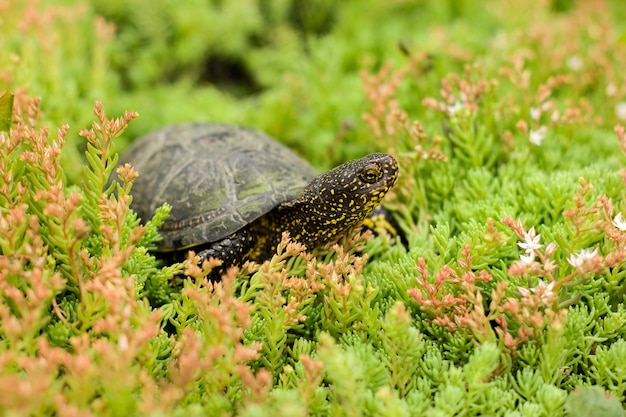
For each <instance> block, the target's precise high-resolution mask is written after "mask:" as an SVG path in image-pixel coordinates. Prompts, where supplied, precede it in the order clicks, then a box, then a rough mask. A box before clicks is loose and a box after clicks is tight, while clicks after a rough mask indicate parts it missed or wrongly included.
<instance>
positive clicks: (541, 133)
mask: <svg viewBox="0 0 626 417" xmlns="http://www.w3.org/2000/svg"><path fill="white" fill-rule="evenodd" d="M545 137H546V130H545V129H537V130H535V129H530V132H529V133H528V140H529V141H530V143H532V144H533V145H537V146H541V143H542V142H543V139H544V138H545Z"/></svg>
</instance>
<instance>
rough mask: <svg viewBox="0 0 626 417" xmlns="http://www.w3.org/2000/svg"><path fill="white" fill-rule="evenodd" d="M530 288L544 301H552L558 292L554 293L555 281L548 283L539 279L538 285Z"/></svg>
mask: <svg viewBox="0 0 626 417" xmlns="http://www.w3.org/2000/svg"><path fill="white" fill-rule="evenodd" d="M530 290H531V291H532V292H534V293H535V294H537V295H539V298H540V299H541V301H543V302H544V303H547V302H550V301H552V300H554V299H555V298H556V294H555V293H554V281H552V282H551V283H549V284H547V285H546V283H545V282H543V281H542V280H539V283H538V284H537V286H536V287H534V288H531V289H530Z"/></svg>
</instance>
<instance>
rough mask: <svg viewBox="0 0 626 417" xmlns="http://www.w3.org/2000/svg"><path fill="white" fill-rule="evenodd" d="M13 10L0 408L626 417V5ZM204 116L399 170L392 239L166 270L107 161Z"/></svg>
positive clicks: (93, 412)
mask: <svg viewBox="0 0 626 417" xmlns="http://www.w3.org/2000/svg"><path fill="white" fill-rule="evenodd" d="M155 5H158V7H156V6H155ZM0 10H1V11H2V13H0V31H1V32H2V35H3V36H1V37H0V48H1V49H2V51H3V53H2V54H0V415H30V416H48V415H54V416H101V415H102V416H118V415H119V416H127V415H220V416H234V415H241V416H261V415H263V416H265V415H274V416H309V415H310V416H326V415H332V416H342V415H344V416H357V415H362V416H379V415H390V416H391V415H393V416H447V415H460V416H461V415H462V416H473V415H493V416H507V417H512V416H587V415H597V416H607V417H608V416H623V415H624V405H623V404H624V403H625V402H626V362H625V361H626V359H625V358H626V310H625V307H624V301H625V297H626V289H625V288H626V267H625V264H626V164H625V161H626V81H625V80H624V78H623V68H624V67H625V66H626V50H625V49H624V45H623V42H624V33H626V32H625V31H626V26H624V22H625V21H626V14H624V10H623V7H621V2H620V1H618V0H615V1H610V0H591V1H579V2H567V1H541V2H536V1H516V2H506V1H505V2H501V1H495V0H494V1H487V2H483V1H473V0H470V1H467V2H447V3H446V2H443V3H441V2H421V3H419V4H416V3H414V2H410V1H396V2H378V1H375V0H365V1H364V2H350V1H346V2H332V1H327V0H311V1H307V2H298V1H296V0H287V1H281V2H268V1H261V0H241V1H236V2H235V1H223V2H205V3H202V4H200V3H193V4H192V3H189V4H187V5H185V6H183V5H182V4H178V3H175V2H156V3H155V2H154V1H153V0H129V1H126V2H110V1H100V0H73V1H62V0H46V1H42V0H39V1H38V0H26V1H23V2H8V3H6V4H1V3H0ZM200 28H201V29H200ZM105 109H106V111H105ZM128 109H133V110H132V111H130V110H128ZM189 120H201V121H220V122H231V123H237V124H243V125H248V126H251V127H253V128H256V129H259V130H264V131H266V132H268V133H269V134H271V135H273V136H275V137H277V138H278V139H279V140H281V141H284V142H285V143H287V144H288V145H290V146H291V147H293V148H294V149H295V150H296V151H297V152H300V153H301V154H302V155H303V156H304V157H305V158H306V159H308V160H310V161H311V163H312V164H313V165H315V166H316V167H318V168H319V169H320V170H324V169H327V168H330V167H331V166H334V165H336V164H338V163H339V162H342V161H344V160H346V159H350V158H353V157H358V156H362V155H363V154H365V153H369V152H374V151H379V152H386V153H389V154H392V155H393V156H395V157H396V159H397V160H398V162H399V165H400V169H401V174H400V177H399V179H398V182H397V184H396V186H395V188H394V189H392V190H391V191H390V193H389V194H388V195H387V196H386V197H385V200H384V205H385V207H386V208H387V209H388V210H389V211H390V212H391V213H392V215H393V218H394V220H395V223H393V224H391V225H390V227H387V228H374V231H372V230H366V229H361V228H359V227H357V228H355V230H352V231H350V232H349V233H347V234H346V235H345V236H342V237H340V238H338V239H337V241H336V242H333V243H331V244H328V245H327V246H326V247H322V248H306V247H304V246H303V245H302V244H300V243H298V242H295V241H292V240H291V239H290V236H289V235H288V234H287V233H285V234H284V235H283V239H282V242H281V244H280V245H279V246H278V248H277V250H276V254H275V255H274V256H273V257H272V258H271V259H270V260H267V261H265V262H263V263H260V264H256V263H253V262H246V263H245V264H243V265H241V266H240V267H234V268H228V269H227V270H226V272H225V273H224V275H223V276H222V278H221V280H217V281H216V280H211V279H209V277H210V276H211V275H210V273H211V270H213V269H214V268H215V267H217V266H218V264H219V261H216V260H208V261H205V262H203V263H199V259H198V258H197V257H196V256H195V254H194V253H190V254H189V257H188V259H187V260H186V261H184V262H182V263H176V264H171V265H170V264H164V263H163V261H161V260H159V259H158V258H157V257H155V254H154V252H153V250H154V249H155V245H156V242H158V240H159V239H160V236H159V227H160V226H161V225H162V224H163V222H164V221H165V220H166V219H167V216H168V214H169V211H170V209H171V207H170V205H168V204H164V205H163V206H162V207H161V208H159V209H158V210H157V212H156V214H155V215H154V217H153V218H152V219H145V221H144V222H140V220H139V219H138V218H137V216H136V214H135V213H134V212H133V210H132V209H131V208H130V207H131V202H132V198H133V197H132V187H133V181H134V180H135V179H136V178H137V176H138V175H143V173H141V172H137V171H136V170H135V168H133V167H132V166H131V165H128V164H126V165H121V166H118V161H119V153H120V151H123V149H124V148H125V146H126V145H127V144H128V143H129V142H130V141H132V140H134V139H135V138H136V137H137V136H138V135H140V134H143V133H147V132H148V131H150V130H151V129H154V128H157V127H160V126H162V125H165V124H169V123H175V122H178V121H189ZM172 204H175V201H173V202H172Z"/></svg>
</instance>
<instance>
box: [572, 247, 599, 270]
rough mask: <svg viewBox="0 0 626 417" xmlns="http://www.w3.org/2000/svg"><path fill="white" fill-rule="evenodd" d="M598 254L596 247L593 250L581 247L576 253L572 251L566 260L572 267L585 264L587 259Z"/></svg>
mask: <svg viewBox="0 0 626 417" xmlns="http://www.w3.org/2000/svg"><path fill="white" fill-rule="evenodd" d="M597 254H598V248H595V249H594V250H591V249H582V250H580V251H578V253H573V254H571V255H570V256H569V257H568V258H567V262H568V263H569V264H570V265H571V266H573V267H574V268H579V267H581V266H583V265H584V264H585V262H587V261H588V260H589V259H592V258H593V257H594V256H596V255H597Z"/></svg>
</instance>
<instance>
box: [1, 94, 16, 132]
mask: <svg viewBox="0 0 626 417" xmlns="http://www.w3.org/2000/svg"><path fill="white" fill-rule="evenodd" d="M13 98H14V95H13V93H10V92H8V91H5V92H4V93H2V95H0V132H8V131H9V129H10V128H11V120H12V119H13Z"/></svg>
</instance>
